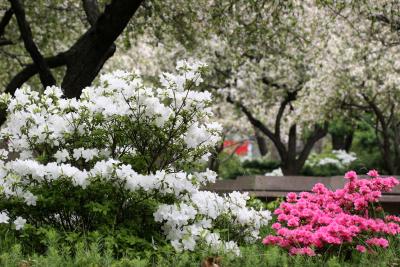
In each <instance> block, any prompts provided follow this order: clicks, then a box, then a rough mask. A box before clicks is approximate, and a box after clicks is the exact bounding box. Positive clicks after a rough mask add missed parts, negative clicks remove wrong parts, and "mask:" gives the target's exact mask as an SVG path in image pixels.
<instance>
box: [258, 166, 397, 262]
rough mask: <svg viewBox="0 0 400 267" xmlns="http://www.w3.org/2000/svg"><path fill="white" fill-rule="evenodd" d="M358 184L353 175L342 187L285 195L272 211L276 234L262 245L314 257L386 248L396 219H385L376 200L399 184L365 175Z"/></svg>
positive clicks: (347, 176) (374, 173)
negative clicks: (332, 251) (347, 251)
mask: <svg viewBox="0 0 400 267" xmlns="http://www.w3.org/2000/svg"><path fill="white" fill-rule="evenodd" d="M368 176H370V178H369V179H359V178H358V177H357V174H356V172H354V171H349V172H347V173H346V174H345V179H347V183H346V184H345V186H344V188H341V189H338V190H336V191H331V190H329V189H328V188H326V187H325V186H324V185H323V184H321V183H317V184H315V186H314V187H313V189H312V192H301V193H300V194H299V195H297V194H296V193H293V192H292V193H289V194H288V195H287V198H286V202H283V203H281V205H280V207H279V208H278V209H276V210H275V212H274V213H275V215H277V216H278V217H277V222H276V223H274V224H273V225H272V228H273V229H274V230H275V232H276V234H275V235H268V236H266V237H265V238H264V240H263V243H264V244H265V245H277V246H280V247H282V248H285V249H287V250H288V251H289V253H290V254H297V255H309V256H314V255H315V254H316V253H318V252H327V251H328V249H329V251H331V250H334V249H339V248H340V249H341V250H343V249H344V248H350V249H356V250H358V251H359V252H361V253H364V252H373V251H374V250H375V249H376V248H378V247H380V248H387V247H388V246H389V241H388V239H387V237H388V236H391V235H396V234H398V233H400V226H399V224H400V218H399V217H397V216H392V215H388V216H385V215H384V213H383V210H382V208H381V207H380V206H377V205H379V203H377V202H378V200H379V198H380V197H381V196H382V192H389V191H391V190H392V188H393V187H395V186H396V185H398V184H399V181H398V180H397V179H396V178H394V177H388V178H382V177H380V176H379V174H378V172H377V171H375V170H371V171H369V172H368Z"/></svg>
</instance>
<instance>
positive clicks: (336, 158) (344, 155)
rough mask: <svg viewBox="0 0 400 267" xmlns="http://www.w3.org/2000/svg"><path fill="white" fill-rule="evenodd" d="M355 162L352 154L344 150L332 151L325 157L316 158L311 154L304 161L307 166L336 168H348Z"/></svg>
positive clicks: (355, 158)
mask: <svg viewBox="0 0 400 267" xmlns="http://www.w3.org/2000/svg"><path fill="white" fill-rule="evenodd" d="M355 160H357V157H356V154H355V153H354V152H350V153H348V152H346V151H345V150H332V153H331V154H329V155H327V156H325V157H322V158H321V157H318V155H317V154H311V155H310V157H309V159H307V161H306V165H308V166H311V167H313V166H324V165H329V164H331V165H334V166H336V167H338V168H345V167H348V166H349V165H350V164H351V163H352V162H353V161H355Z"/></svg>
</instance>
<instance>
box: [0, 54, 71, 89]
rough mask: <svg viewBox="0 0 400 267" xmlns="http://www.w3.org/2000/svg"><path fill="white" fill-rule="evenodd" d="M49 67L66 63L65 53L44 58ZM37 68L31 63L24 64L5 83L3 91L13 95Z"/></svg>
mask: <svg viewBox="0 0 400 267" xmlns="http://www.w3.org/2000/svg"><path fill="white" fill-rule="evenodd" d="M44 60H45V61H46V64H47V66H48V67H49V68H57V67H61V66H63V65H65V64H66V59H65V54H64V53H60V54H58V55H57V56H54V57H49V58H45V59H44ZM37 72H38V68H37V66H36V65H35V64H34V63H32V64H29V65H28V66H26V67H25V68H24V69H23V70H22V71H20V72H19V73H18V74H17V75H16V76H14V78H13V79H12V80H11V81H10V83H9V84H8V85H7V87H6V90H5V92H6V93H10V94H11V95H14V92H15V90H16V89H17V88H19V87H21V86H22V85H23V84H24V83H25V82H27V81H28V80H29V79H30V78H31V77H33V76H34V75H35V74H37Z"/></svg>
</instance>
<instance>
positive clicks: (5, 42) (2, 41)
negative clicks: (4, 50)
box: [0, 39, 13, 46]
mask: <svg viewBox="0 0 400 267" xmlns="http://www.w3.org/2000/svg"><path fill="white" fill-rule="evenodd" d="M11 44H13V42H12V41H10V40H6V39H0V46H6V45H11Z"/></svg>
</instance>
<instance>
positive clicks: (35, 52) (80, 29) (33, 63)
mask: <svg viewBox="0 0 400 267" xmlns="http://www.w3.org/2000/svg"><path fill="white" fill-rule="evenodd" d="M8 2H9V3H8V4H6V3H4V4H2V6H1V9H2V10H4V12H3V13H4V14H3V18H2V20H1V23H0V25H1V27H0V29H1V30H0V38H2V40H3V41H2V44H3V45H2V46H1V47H0V49H1V53H2V54H4V55H6V57H4V58H3V60H4V61H3V60H2V61H3V62H2V63H0V64H2V66H3V67H5V68H7V67H8V66H9V64H10V63H12V62H14V63H15V62H18V63H19V64H16V65H17V66H18V65H21V67H20V68H18V70H17V72H16V73H15V72H14V70H15V69H14V68H11V69H10V71H9V72H11V73H14V74H12V75H13V76H12V78H11V80H9V82H8V83H7V85H6V89H5V92H8V93H11V94H13V93H14V92H15V90H16V89H17V88H19V87H21V86H22V85H23V84H24V83H25V82H27V81H28V80H29V79H30V78H31V77H33V76H34V75H36V74H38V75H39V77H40V81H41V83H42V85H43V86H44V87H46V86H49V85H55V84H57V79H56V76H54V75H53V73H52V72H51V69H53V68H59V67H64V68H63V71H61V72H60V73H59V75H58V77H57V78H60V80H61V86H62V88H63V90H64V94H65V96H67V97H78V96H79V95H80V93H81V91H82V89H83V88H84V87H85V86H88V85H90V84H91V82H92V81H93V80H94V78H95V77H96V76H97V74H98V72H99V71H100V69H101V68H102V67H103V65H104V63H105V62H106V61H107V59H109V58H110V57H111V56H112V55H113V54H114V52H115V49H116V46H115V44H114V42H115V41H116V39H117V38H118V36H119V35H120V34H121V33H122V32H123V30H124V29H125V28H126V26H127V25H128V23H129V21H130V20H131V18H132V17H133V15H134V14H135V13H136V11H137V10H138V8H139V7H140V5H141V4H142V2H143V1H142V0H137V1H128V0H113V1H111V2H110V3H109V4H102V5H101V6H100V5H99V4H98V3H97V1H96V0H83V1H82V2H81V3H79V4H78V3H77V2H76V1H56V0H54V1H50V2H49V1H43V2H40V3H35V4H30V5H29V3H28V4H27V5H26V6H25V2H22V1H20V0H10V1H8ZM103 7H104V8H103ZM46 11H50V12H52V16H50V15H49V14H48V13H46ZM63 12H65V14H63V15H62V16H61V17H58V16H56V14H58V13H63ZM70 14H73V16H72V18H73V19H76V18H79V17H81V16H83V14H86V22H82V21H81V22H80V23H76V22H74V23H71V25H69V23H68V22H69V21H70V19H69V18H68V16H69V15H70ZM49 17H51V19H49V21H47V19H48V18H49ZM32 18H33V19H32ZM44 25H48V28H47V27H46V33H45V34H43V27H44ZM70 26H71V27H70ZM67 27H68V28H67ZM47 30H48V31H47ZM16 32H18V33H19V34H20V36H21V39H22V40H20V39H19V38H18V36H16V34H15V33H16ZM37 36H39V42H38V43H37V42H36V41H35V37H37ZM60 44H61V45H60ZM42 47H43V51H44V52H45V53H43V52H41V49H42ZM12 65H14V64H12ZM6 80H7V79H6ZM2 115H3V116H2V118H1V120H2V121H4V118H5V116H4V115H5V114H4V112H3V114H2Z"/></svg>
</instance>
